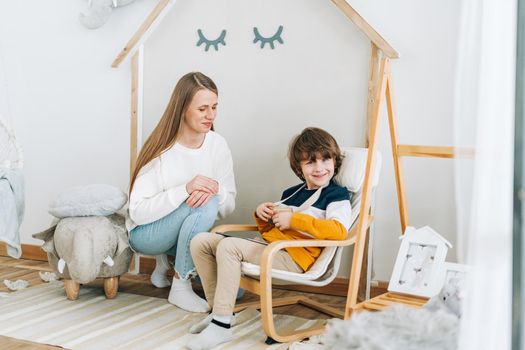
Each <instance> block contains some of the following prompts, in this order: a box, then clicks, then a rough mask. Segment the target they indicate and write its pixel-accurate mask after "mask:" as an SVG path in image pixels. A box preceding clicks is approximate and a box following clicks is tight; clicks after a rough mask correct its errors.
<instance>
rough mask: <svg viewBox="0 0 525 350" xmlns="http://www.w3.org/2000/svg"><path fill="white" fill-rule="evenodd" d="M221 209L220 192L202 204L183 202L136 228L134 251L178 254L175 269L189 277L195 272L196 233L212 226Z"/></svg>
mask: <svg viewBox="0 0 525 350" xmlns="http://www.w3.org/2000/svg"><path fill="white" fill-rule="evenodd" d="M218 210H219V199H218V198H217V196H214V197H213V198H211V199H210V200H209V202H208V203H206V205H204V206H201V207H199V208H190V207H188V205H187V204H186V203H182V204H181V205H180V206H179V207H178V208H177V209H175V210H174V211H172V212H171V213H170V214H168V215H166V216H165V217H163V218H161V219H159V220H157V221H154V222H151V223H149V224H145V225H140V226H137V227H135V228H134V229H132V230H131V232H130V234H129V244H130V246H131V248H132V249H133V250H134V251H136V252H139V253H141V254H145V255H159V254H168V255H174V256H175V264H174V268H175V271H176V272H177V273H178V274H179V277H180V278H181V279H188V278H189V277H190V274H192V273H194V272H195V265H194V264H193V259H192V258H191V253H190V241H191V239H192V238H193V237H194V236H195V235H196V234H198V233H200V232H206V231H209V230H210V228H211V227H212V226H213V223H214V222H215V219H216V217H217V212H218Z"/></svg>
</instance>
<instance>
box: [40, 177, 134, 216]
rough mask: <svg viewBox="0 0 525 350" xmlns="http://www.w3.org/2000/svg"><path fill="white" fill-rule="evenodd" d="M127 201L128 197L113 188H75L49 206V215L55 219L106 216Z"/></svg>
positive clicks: (107, 186)
mask: <svg viewBox="0 0 525 350" xmlns="http://www.w3.org/2000/svg"><path fill="white" fill-rule="evenodd" d="M127 200H128V196H127V195H126V194H125V193H124V192H122V191H121V190H120V189H119V188H117V187H115V186H111V185H104V184H93V185H86V186H77V187H72V188H70V189H67V190H66V191H64V192H62V193H60V194H59V195H58V196H57V197H56V198H55V200H54V201H52V202H51V203H50V204H49V214H51V215H53V216H55V217H57V218H65V217H70V216H108V215H111V214H114V213H115V212H116V211H117V210H119V209H121V208H122V207H123V206H124V204H126V201H127Z"/></svg>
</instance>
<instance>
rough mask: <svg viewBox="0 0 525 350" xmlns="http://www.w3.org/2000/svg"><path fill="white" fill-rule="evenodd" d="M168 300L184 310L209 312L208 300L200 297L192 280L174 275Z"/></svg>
mask: <svg viewBox="0 0 525 350" xmlns="http://www.w3.org/2000/svg"><path fill="white" fill-rule="evenodd" d="M168 301H169V302H170V303H171V304H173V305H175V306H178V307H180V308H181V309H183V310H186V311H191V312H208V311H210V306H209V305H208V302H207V301H206V300H204V299H202V298H201V297H199V296H198V295H197V294H195V292H194V291H193V289H192V288H191V281H190V280H189V279H187V280H181V279H178V278H175V277H173V283H172V284H171V290H170V295H169V296H168Z"/></svg>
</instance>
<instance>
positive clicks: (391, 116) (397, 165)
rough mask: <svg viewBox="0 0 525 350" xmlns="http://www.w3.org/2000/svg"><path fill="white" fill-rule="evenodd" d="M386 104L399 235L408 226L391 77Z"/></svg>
mask: <svg viewBox="0 0 525 350" xmlns="http://www.w3.org/2000/svg"><path fill="white" fill-rule="evenodd" d="M385 94H386V104H387V112H388V124H389V130H390V143H391V148H392V158H393V161H394V175H395V178H396V190H397V205H398V206H399V220H400V222H401V234H403V233H404V232H405V229H406V227H407V226H408V210H407V201H406V195H405V183H404V176H403V165H402V164H401V159H400V155H399V152H398V147H397V145H398V137H399V136H398V132H397V109H396V105H395V102H394V97H393V93H392V76H389V77H388V80H387V83H386V91H385Z"/></svg>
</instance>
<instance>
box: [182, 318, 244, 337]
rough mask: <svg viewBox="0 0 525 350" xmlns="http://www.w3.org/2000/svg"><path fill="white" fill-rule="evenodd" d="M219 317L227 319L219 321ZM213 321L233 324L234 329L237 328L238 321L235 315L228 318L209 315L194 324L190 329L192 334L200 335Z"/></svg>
mask: <svg viewBox="0 0 525 350" xmlns="http://www.w3.org/2000/svg"><path fill="white" fill-rule="evenodd" d="M218 317H219V318H222V317H225V318H224V319H222V320H221V319H217V318H218ZM212 319H216V320H217V321H220V322H222V323H229V324H231V326H232V327H233V326H235V324H236V321H237V318H236V317H235V315H233V316H230V317H228V316H217V315H213V314H209V315H208V316H206V317H205V318H203V319H202V320H200V321H198V322H196V323H194V324H192V325H191V327H190V333H191V334H198V333H200V332H202V331H203V330H204V329H205V328H206V327H208V325H209V324H210V323H211V320H212ZM223 320H224V321H223Z"/></svg>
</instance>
